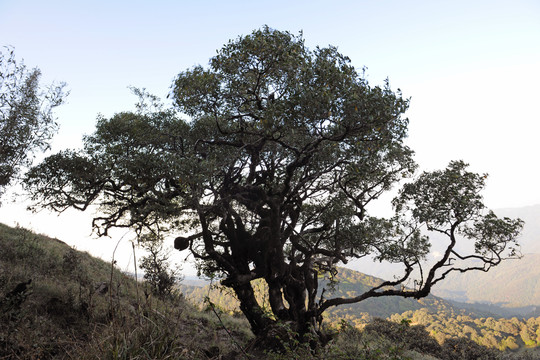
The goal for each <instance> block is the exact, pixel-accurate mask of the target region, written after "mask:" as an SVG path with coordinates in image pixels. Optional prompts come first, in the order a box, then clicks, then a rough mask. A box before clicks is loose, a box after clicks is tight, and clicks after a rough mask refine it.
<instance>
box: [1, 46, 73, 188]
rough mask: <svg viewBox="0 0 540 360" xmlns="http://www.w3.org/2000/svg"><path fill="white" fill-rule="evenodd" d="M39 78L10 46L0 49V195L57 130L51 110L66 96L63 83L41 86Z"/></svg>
mask: <svg viewBox="0 0 540 360" xmlns="http://www.w3.org/2000/svg"><path fill="white" fill-rule="evenodd" d="M40 77H41V71H40V70H39V69H38V68H34V69H31V70H29V69H27V68H26V66H25V65H24V63H22V62H17V60H16V59H15V54H14V51H13V49H11V48H8V47H5V48H4V49H2V50H0V195H1V194H2V192H3V191H4V190H5V188H6V187H7V186H8V185H9V184H10V183H11V182H12V180H13V179H14V178H15V177H16V176H17V175H18V174H19V172H20V170H21V167H25V166H28V165H30V163H31V161H32V158H33V156H32V155H33V153H34V152H35V151H38V150H45V149H47V148H48V147H49V140H50V139H51V137H52V136H53V135H54V133H55V132H56V130H57V125H56V123H55V119H54V117H53V109H54V108H55V107H57V106H59V105H60V104H61V103H62V102H63V100H64V98H65V96H66V95H67V94H66V93H65V92H64V86H65V84H51V85H47V86H42V85H40Z"/></svg>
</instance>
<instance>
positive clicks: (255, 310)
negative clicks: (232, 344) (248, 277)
mask: <svg viewBox="0 0 540 360" xmlns="http://www.w3.org/2000/svg"><path fill="white" fill-rule="evenodd" d="M231 287H232V288H233V290H234V292H235V293H236V296H237V297H238V300H239V301H240V310H241V311H242V313H244V315H245V316H246V318H247V320H248V321H249V324H250V326H251V330H252V331H253V333H254V334H255V335H256V336H259V335H260V334H262V333H263V332H265V330H266V329H267V328H268V327H269V326H270V324H271V323H272V322H273V321H272V320H271V319H270V318H268V317H267V316H266V315H265V314H264V311H263V310H262V309H261V306H260V305H259V303H258V302H257V300H256V299H255V292H254V291H253V287H252V286H251V284H250V283H247V284H233V285H231Z"/></svg>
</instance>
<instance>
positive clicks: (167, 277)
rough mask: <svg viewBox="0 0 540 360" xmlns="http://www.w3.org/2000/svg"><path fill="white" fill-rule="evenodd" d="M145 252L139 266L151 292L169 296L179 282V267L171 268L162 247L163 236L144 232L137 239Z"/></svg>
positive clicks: (162, 296) (167, 256)
mask: <svg viewBox="0 0 540 360" xmlns="http://www.w3.org/2000/svg"><path fill="white" fill-rule="evenodd" d="M139 243H140V244H141V245H142V248H143V249H144V250H146V252H147V254H146V255H145V256H143V257H142V258H141V261H140V264H139V268H141V269H142V270H144V275H143V277H144V279H145V280H146V282H147V283H148V284H149V285H150V289H151V291H152V293H154V294H155V295H157V296H160V297H161V298H164V297H167V296H170V295H171V294H172V293H173V291H174V287H175V286H176V285H177V284H178V283H179V282H180V274H179V271H180V269H179V268H178V267H176V268H172V267H171V264H170V262H169V255H168V254H167V252H166V250H165V249H164V248H163V238H162V237H161V236H159V235H154V234H146V235H144V236H143V237H142V238H140V239H139Z"/></svg>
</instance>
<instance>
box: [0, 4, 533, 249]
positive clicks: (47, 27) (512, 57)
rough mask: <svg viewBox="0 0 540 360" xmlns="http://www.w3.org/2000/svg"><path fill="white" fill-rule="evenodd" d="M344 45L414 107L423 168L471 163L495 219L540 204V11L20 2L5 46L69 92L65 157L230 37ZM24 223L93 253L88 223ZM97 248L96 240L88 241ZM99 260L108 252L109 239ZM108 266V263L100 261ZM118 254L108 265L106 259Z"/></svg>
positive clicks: (3, 19)
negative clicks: (263, 31)
mask: <svg viewBox="0 0 540 360" xmlns="http://www.w3.org/2000/svg"><path fill="white" fill-rule="evenodd" d="M265 24H267V25H269V26H270V27H272V28H276V29H279V30H288V31H290V32H292V33H295V34H296V33H298V32H299V31H303V34H304V38H305V39H306V43H307V45H308V46H309V47H311V48H314V47H315V46H317V45H319V46H327V45H329V44H332V45H335V46H337V47H338V49H339V50H340V51H341V52H342V53H343V54H345V55H347V56H349V57H350V58H351V60H352V63H353V64H354V66H356V67H357V68H359V69H360V68H362V67H363V66H366V67H367V76H368V80H369V81H370V83H371V84H372V85H374V84H381V83H382V82H383V80H384V79H385V78H386V77H388V78H389V79H390V84H391V85H392V87H393V88H394V89H397V88H400V89H401V90H402V91H403V93H404V94H405V95H406V96H407V97H411V107H410V110H409V111H408V113H407V116H408V117H409V119H410V128H409V129H410V130H409V139H408V143H409V145H410V146H411V147H412V148H413V149H414V150H415V151H416V159H417V161H418V163H419V164H420V166H421V169H426V170H431V169H436V168H443V167H445V166H446V165H447V163H448V161H450V160H452V159H463V160H465V161H467V162H469V163H470V164H471V167H472V169H473V170H475V171H479V172H487V173H489V174H490V178H489V181H488V185H487V188H486V190H485V192H484V196H485V201H486V204H487V205H488V206H489V207H491V208H502V207H518V206H527V205H533V204H539V203H540V190H539V188H538V183H539V180H540V166H539V161H538V159H537V158H538V156H539V155H540V142H539V141H537V136H538V133H539V131H540V108H539V105H540V90H539V86H540V1H538V0H529V1H520V0H509V1H494V0H489V1H473V0H467V1H435V0H431V1H383V0H379V1H375V0H373V1H333V2H330V1H293V0H288V1H281V0H277V1H264V2H261V1H197V2H195V1H191V2H188V1H159V0H154V1H151V2H150V1H133V0H131V1H111V0H108V1H85V2H83V1H73V0H71V1H54V0H50V1H19V0H16V1H8V0H0V46H5V45H11V46H13V47H14V48H15V53H16V56H17V58H19V59H21V58H23V59H24V61H25V63H26V64H27V65H28V66H30V67H34V66H37V67H39V68H40V69H41V70H42V72H43V81H44V82H51V81H65V82H67V83H68V87H69V89H70V91H71V95H70V96H69V98H68V103H67V104H66V105H64V106H62V107H61V108H60V109H59V110H58V111H57V115H58V121H59V124H60V132H59V134H58V135H57V136H56V137H55V139H54V143H53V148H54V150H56V151H57V150H59V149H62V148H66V147H78V146H79V145H80V140H81V137H82V135H83V134H89V133H91V132H92V131H93V129H94V125H95V120H96V116H97V115H98V114H99V113H101V114H103V115H104V116H107V117H108V116H111V115H113V114H114V113H115V112H119V111H123V110H130V109H132V108H133V104H134V103H135V101H136V98H135V97H134V96H133V95H132V94H131V93H130V91H129V90H128V88H127V87H128V86H130V85H131V86H135V87H145V88H147V89H148V90H149V91H150V92H152V93H154V94H156V95H159V96H162V97H165V96H166V95H167V93H168V91H169V87H170V85H171V83H172V80H173V78H174V77H175V75H176V74H178V73H179V72H180V71H182V70H185V69H186V68H189V67H192V66H193V65H196V64H202V65H206V64H207V63H208V59H209V58H210V57H212V56H214V55H215V54H216V50H217V49H219V48H220V47H221V46H222V45H223V44H224V43H226V42H227V41H228V40H229V39H233V38H236V37H237V36H239V35H246V34H248V33H250V32H251V31H252V30H254V29H256V28H260V27H261V26H262V25H265ZM23 209H24V205H23V204H22V203H20V201H19V203H18V204H12V203H9V202H6V203H4V205H3V206H2V207H1V208H0V221H1V222H4V223H7V224H9V225H13V223H14V222H15V221H18V222H19V223H21V224H22V225H26V226H31V227H32V228H34V229H35V230H38V231H39V232H43V233H46V234H50V235H52V236H57V237H59V238H61V239H64V240H65V241H67V242H69V243H71V244H77V247H78V248H81V249H86V248H87V246H88V245H84V243H83V241H82V239H83V238H84V236H86V235H88V234H89V233H90V223H89V219H88V216H86V215H81V214H80V213H74V214H71V213H70V214H67V215H66V216H62V217H60V218H58V217H56V216H52V217H51V216H49V215H48V214H45V213H42V214H39V216H34V215H31V214H28V213H24V210H23ZM86 243H88V242H86ZM97 243H98V242H97V241H95V242H92V246H91V247H92V249H93V250H94V251H95V252H99V251H103V252H105V253H107V251H108V252H110V248H109V246H110V244H111V243H113V241H111V240H108V241H107V242H99V244H105V243H107V244H108V245H99V247H96V244H97ZM101 255H103V254H101ZM103 256H109V255H103Z"/></svg>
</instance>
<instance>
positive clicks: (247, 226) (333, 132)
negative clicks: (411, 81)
mask: <svg viewBox="0 0 540 360" xmlns="http://www.w3.org/2000/svg"><path fill="white" fill-rule="evenodd" d="M171 96H172V98H173V99H174V101H175V107H176V109H175V110H176V111H179V112H181V113H183V114H185V115H187V117H181V116H179V115H178V114H177V113H175V112H174V111H173V110H167V111H155V112H151V113H141V112H139V113H128V112H126V113H120V114H117V115H115V116H113V117H112V118H111V119H103V118H101V119H99V120H98V123H97V129H96V132H95V133H94V134H93V135H92V136H88V137H86V139H85V141H86V143H85V148H84V149H83V150H79V151H66V152H63V153H60V154H57V155H53V156H51V157H49V158H47V159H46V160H45V161H44V162H43V163H42V164H40V165H39V166H37V167H35V168H33V169H32V171H31V172H30V173H29V174H28V177H27V180H26V184H27V187H28V189H29V190H30V191H31V192H32V196H33V199H34V200H35V201H36V202H37V203H38V205H40V206H44V207H49V208H52V209H56V210H59V211H60V210H63V209H65V208H68V207H74V208H78V209H83V210H84V209H86V208H87V207H88V206H89V205H90V204H91V203H98V204H100V205H101V206H102V215H100V216H98V217H96V218H95V219H94V226H95V228H96V230H97V232H98V233H99V234H106V233H107V231H108V229H110V228H112V227H129V228H134V229H136V230H138V231H143V230H144V229H153V228H155V227H158V228H159V229H160V231H168V232H169V233H175V232H176V233H183V234H186V233H191V234H192V235H190V236H178V237H177V238H176V239H175V247H176V248H177V249H178V250H184V249H188V250H189V251H190V252H191V254H192V255H193V256H194V257H195V258H196V259H197V260H198V266H199V270H200V271H201V272H205V273H210V274H214V275H218V276H220V277H221V278H222V281H221V283H222V284H223V285H224V286H227V287H229V288H231V289H232V290H233V291H234V292H235V294H236V296H237V297H238V300H239V301H240V309H241V310H242V312H243V313H244V314H245V316H246V317H247V319H248V320H249V322H250V324H251V328H252V329H253V332H254V333H255V334H257V335H258V336H260V337H265V336H267V334H268V331H269V330H270V329H271V328H273V325H274V324H275V322H276V321H280V320H281V321H287V322H289V324H293V330H294V331H297V332H298V333H299V334H300V335H301V338H302V339H307V338H309V336H307V337H302V335H304V334H306V333H308V332H315V331H318V324H320V320H321V317H322V313H323V312H324V310H326V309H328V308H329V307H331V306H336V305H341V304H348V303H355V302H359V301H362V300H365V299H368V298H373V297H379V296H403V297H413V298H421V297H424V296H426V295H428V294H429V292H430V290H431V288H432V287H433V285H434V284H436V283H437V282H439V281H441V280H442V279H444V278H445V277H446V276H447V275H448V274H449V273H451V272H456V271H457V272H465V271H469V270H473V269H477V270H482V271H487V270H489V269H490V268H491V267H492V266H495V265H497V264H499V263H500V262H501V261H502V260H503V259H505V258H512V257H516V256H517V255H518V253H517V248H516V246H517V244H516V238H517V236H518V234H519V233H520V230H521V228H522V222H521V221H520V220H512V219H507V218H504V219H499V218H497V217H496V216H495V215H494V214H493V213H492V212H486V211H485V209H484V205H483V203H482V198H481V196H480V195H479V192H480V191H481V190H482V188H483V187H484V182H485V178H486V177H485V175H479V174H475V173H471V172H469V171H467V165H466V164H465V163H463V162H461V161H456V162H451V163H450V164H449V166H448V168H447V169H445V170H442V171H435V172H428V173H424V174H422V175H420V176H419V177H418V178H417V179H416V180H414V181H412V182H410V183H409V184H407V185H406V186H405V187H403V189H402V191H401V193H400V195H399V196H398V197H397V199H396V200H395V201H394V206H395V209H396V215H395V216H394V217H392V218H390V219H383V218H377V217H373V216H370V215H369V212H368V208H369V205H370V204H371V203H372V202H373V201H375V200H376V199H378V198H379V197H380V196H381V194H383V193H385V192H386V191H387V190H389V189H391V188H392V186H394V185H395V184H397V183H398V182H400V181H401V180H403V179H407V178H410V177H411V176H412V175H413V174H414V172H415V169H416V164H415V163H414V161H413V159H412V155H413V152H412V151H411V150H410V149H409V148H408V147H407V146H406V145H404V143H403V140H404V138H405V137H406V134H407V124H408V120H407V119H406V118H404V117H403V113H404V112H405V111H406V109H407V107H408V100H406V99H403V98H402V96H401V94H400V92H399V91H397V92H393V91H392V90H391V88H390V86H389V84H388V82H386V83H385V85H384V86H383V87H378V86H376V87H371V86H369V84H368V82H367V81H366V80H365V78H363V77H362V76H361V75H359V74H358V73H357V72H356V70H355V69H354V67H353V66H352V65H351V64H350V60H349V59H348V58H347V57H346V56H343V55H342V54H340V53H339V52H338V51H337V49H336V48H334V47H328V48H316V49H315V50H313V51H310V50H309V49H307V48H306V47H305V45H304V40H303V39H302V37H301V36H293V35H291V34H290V33H288V32H280V31H276V30H272V29H270V28H268V27H265V28H263V29H261V30H257V31H254V32H253V33H252V34H251V35H248V36H245V37H240V38H238V39H236V40H234V41H231V42H230V43H228V44H227V45H225V46H224V47H223V48H222V49H221V51H220V52H219V53H218V54H217V55H216V56H215V57H213V58H212V59H211V60H210V65H209V67H208V68H203V67H201V66H196V67H194V68H193V69H191V70H187V71H185V72H182V73H180V74H179V75H178V77H177V79H176V81H175V82H174V84H173V87H172V92H171ZM422 228H424V229H427V230H429V231H432V232H437V233H440V234H442V235H443V236H444V237H445V238H446V243H443V246H444V251H443V252H442V253H443V256H442V258H441V259H440V260H438V261H437V262H435V263H426V262H425V261H424V260H425V259H426V256H427V255H428V254H429V252H430V239H429V237H428V236H426V235H425V234H423V233H422V232H421V229H422ZM460 235H461V236H463V237H460ZM458 242H459V243H464V244H467V243H468V242H469V243H472V246H465V247H462V246H458V245H457V244H458ZM366 256H373V257H374V258H375V259H376V260H379V261H386V262H390V263H397V264H401V267H402V269H403V270H402V272H401V273H399V274H397V275H396V277H395V278H394V279H393V280H389V281H385V282H383V283H382V284H380V285H379V286H376V287H374V288H372V289H370V290H368V291H366V292H365V293H363V294H361V295H359V296H357V297H353V298H342V297H336V298H324V297H322V296H321V291H320V289H319V283H318V280H319V277H320V276H332V275H333V274H335V272H336V271H337V268H336V266H337V265H338V264H340V263H347V261H349V259H355V258H362V257H366ZM256 279H263V280H264V281H265V282H266V284H267V285H268V299H269V303H270V307H271V311H272V313H273V316H268V313H267V312H265V311H264V310H263V309H262V307H261V305H260V304H259V303H258V302H257V300H256V299H255V294H254V290H253V287H252V281H253V280H256ZM405 285H409V287H405Z"/></svg>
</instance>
